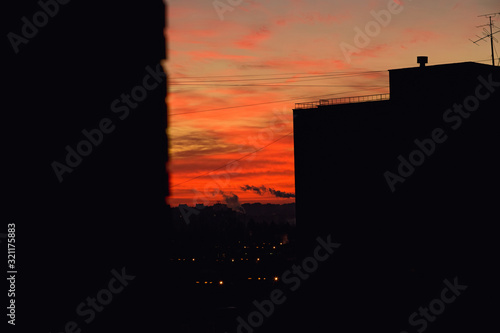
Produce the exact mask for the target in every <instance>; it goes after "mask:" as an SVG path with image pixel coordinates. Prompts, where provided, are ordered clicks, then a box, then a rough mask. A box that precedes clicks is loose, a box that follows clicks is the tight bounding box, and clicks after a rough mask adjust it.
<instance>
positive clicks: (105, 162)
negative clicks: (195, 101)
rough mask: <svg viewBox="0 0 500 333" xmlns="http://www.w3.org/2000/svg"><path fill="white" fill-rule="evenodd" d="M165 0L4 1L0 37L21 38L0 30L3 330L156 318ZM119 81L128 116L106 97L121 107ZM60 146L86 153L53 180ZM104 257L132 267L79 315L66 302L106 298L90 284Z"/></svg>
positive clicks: (106, 270) (96, 280)
mask: <svg viewBox="0 0 500 333" xmlns="http://www.w3.org/2000/svg"><path fill="white" fill-rule="evenodd" d="M165 7H166V6H165V4H164V3H163V1H161V0H155V1H147V2H143V1H129V2H126V3H124V2H123V1H114V0H111V1H107V2H106V3H88V2H87V3H85V2H78V1H59V0H58V1H39V2H33V1H18V2H15V3H10V4H9V5H8V9H7V10H6V11H8V12H9V17H8V18H6V20H5V28H6V29H8V30H6V31H4V32H5V33H4V36H6V35H7V34H8V33H9V32H13V33H15V34H17V35H19V36H21V37H23V36H24V37H23V38H25V40H24V42H23V43H21V44H19V45H18V49H19V50H18V52H15V51H16V50H15V49H13V47H11V44H10V43H9V40H8V39H7V38H5V46H6V47H7V49H6V51H5V52H4V53H3V55H4V58H3V59H4V60H3V62H4V65H5V70H3V77H4V79H5V82H6V83H7V87H6V89H8V90H7V92H8V93H7V94H6V96H5V99H4V103H5V104H4V106H5V111H6V113H5V117H6V118H5V119H4V120H5V123H4V124H5V128H4V131H3V132H4V134H5V133H6V134H7V137H8V140H4V143H5V144H6V145H5V146H6V149H5V150H4V154H5V155H4V157H5V160H6V161H12V163H10V162H9V163H8V165H6V167H7V170H6V171H5V175H6V176H7V177H6V181H7V184H6V187H5V193H7V195H8V198H7V199H6V200H7V202H6V205H5V207H6V209H5V220H8V221H9V223H16V230H17V238H18V239H17V243H16V247H17V259H18V276H17V286H18V290H17V293H16V304H18V317H17V322H16V327H15V328H14V329H17V330H19V331H23V332H24V331H26V332H28V331H33V330H34V329H36V330H38V331H44V332H69V331H72V332H80V331H81V332H88V333H90V332H112V331H117V332H124V331H136V332H139V331H153V330H156V329H158V327H165V319H166V317H165V313H168V311H166V310H165V309H166V308H167V306H166V305H164V306H161V305H155V301H156V300H157V299H166V297H167V296H166V295H168V294H172V293H169V292H168V290H169V289H168V288H172V287H170V286H169V283H168V278H165V273H164V272H165V270H167V268H166V267H165V266H164V265H163V260H164V257H165V253H166V247H165V242H164V238H165V234H166V231H165V230H166V227H165V226H166V224H167V223H168V221H167V220H168V214H167V213H166V204H165V196H166V195H167V194H168V178H167V172H166V163H167V157H168V150H167V149H168V145H167V137H166V133H165V132H166V128H167V117H166V115H167V110H166V103H165V98H166V92H167V80H166V78H165V77H164V75H163V74H162V72H163V71H162V69H161V66H159V64H160V62H161V61H163V60H165V59H166V57H167V52H166V51H167V50H166V40H165V36H164V30H165V27H166V25H167V24H166V20H165V17H166V15H165V14H166V12H165V10H166V8H165ZM28 21H29V22H30V23H26V22H28ZM33 22H34V23H33ZM33 24H36V26H37V27H36V33H35V25H33ZM31 25H33V26H31ZM30 26H31V28H30ZM148 66H149V67H150V69H151V70H153V71H154V72H155V73H156V74H155V75H156V76H155V75H153V74H151V73H150V72H149V71H148V69H147V67H148ZM158 66H159V67H158ZM148 74H149V75H150V78H149V79H146V80H144V78H145V76H146V75H148ZM146 85H147V86H148V87H149V88H151V89H149V88H148V90H147V92H146V93H147V97H146V96H143V95H144V91H145V90H143V88H144V87H146ZM153 86H154V88H153ZM140 87H143V88H140ZM141 93H143V94H142V95H141ZM122 94H125V95H129V96H132V98H134V99H130V102H131V103H134V104H131V105H130V106H129V114H128V116H127V117H125V116H124V113H125V111H124V110H125V109H124V108H123V107H124V106H126V104H123V103H120V105H115V106H117V107H120V108H121V110H120V112H114V110H113V106H112V105H113V102H114V101H115V100H116V99H120V100H121V99H122V97H121V96H122ZM133 96H135V97H133ZM125 98H126V97H125ZM129 98H130V97H129ZM139 100H140V101H139ZM135 103H136V104H135ZM120 117H121V118H120ZM104 119H109V120H110V121H111V125H112V126H114V130H113V131H112V132H111V133H107V134H105V135H104V137H103V138H102V140H101V141H100V140H99V135H97V134H95V136H94V141H95V142H98V144H97V145H96V144H94V145H93V148H92V153H90V154H87V153H85V151H86V150H85V149H87V150H88V149H89V148H88V146H87V147H85V144H82V145H80V146H78V144H79V142H82V140H87V141H89V139H87V138H86V136H85V135H84V134H83V133H82V131H84V130H87V131H89V132H90V131H92V130H94V129H96V128H99V126H100V124H101V122H102V121H103V120H104ZM7 124H8V125H7ZM104 125H105V126H104V127H105V128H109V126H110V123H109V122H106V121H105V122H104ZM94 133H96V132H94ZM99 141H100V142H99ZM66 146H69V147H71V148H72V149H74V150H75V151H76V150H78V148H77V147H80V151H83V152H84V153H85V154H87V156H84V157H83V159H82V161H81V163H79V164H78V166H76V167H74V168H73V170H72V172H67V173H64V175H63V181H62V182H60V181H59V180H58V177H57V176H56V174H55V172H54V170H53V168H52V163H53V162H54V161H58V162H60V163H61V164H66V162H65V160H66V156H67V154H68V152H67V150H66V148H65V147H66ZM74 161H76V160H74ZM75 164H76V162H75ZM6 226H7V222H6V223H5V227H6ZM4 230H5V231H6V229H2V230H0V232H2V231H4ZM1 245H4V244H3V243H2V244H1ZM2 248H3V246H2ZM5 253H6V252H5ZM2 267H4V268H5V266H2ZM113 269H114V270H116V271H117V272H120V273H121V272H122V269H124V272H126V274H127V275H130V276H135V279H134V280H132V281H130V283H129V284H128V286H127V287H126V288H125V289H124V290H123V291H122V292H121V293H120V294H119V295H114V296H113V299H112V301H111V302H110V303H109V304H106V305H105V306H104V307H103V309H101V310H100V311H97V310H95V318H93V319H91V320H89V321H88V322H86V321H85V320H87V319H89V318H88V315H85V316H81V315H79V314H78V313H77V312H76V309H77V307H78V306H79V304H80V303H82V302H84V303H85V302H87V301H86V300H87V298H88V297H91V298H92V297H93V298H96V296H99V297H101V299H104V302H105V303H107V301H108V300H107V299H106V293H105V292H104V293H102V292H101V293H100V294H99V292H100V291H101V290H105V289H106V288H108V283H109V282H110V281H111V279H112V278H113V275H112V273H111V272H112V270H113ZM4 272H5V270H4ZM172 289H173V288H172ZM163 304H166V303H163ZM5 313H6V312H4V314H3V316H5ZM5 322H6V320H5ZM72 322H74V323H75V324H72ZM68 323H69V324H68ZM3 325H4V323H2V326H3ZM5 325H6V326H7V324H6V323H5ZM75 325H76V326H75ZM10 329H12V327H10ZM165 329H167V328H166V327H165ZM0 330H2V329H0ZM3 331H4V330H2V332H3ZM6 331H10V330H9V329H8V330H6Z"/></svg>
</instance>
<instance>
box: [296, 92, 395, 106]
mask: <svg viewBox="0 0 500 333" xmlns="http://www.w3.org/2000/svg"><path fill="white" fill-rule="evenodd" d="M390 96H391V95H390V94H377V95H365V96H355V97H339V98H330V99H320V100H319V101H318V102H306V103H295V109H314V108H318V107H320V106H326V105H338V104H351V103H363V102H375V101H386V100H389V99H390Z"/></svg>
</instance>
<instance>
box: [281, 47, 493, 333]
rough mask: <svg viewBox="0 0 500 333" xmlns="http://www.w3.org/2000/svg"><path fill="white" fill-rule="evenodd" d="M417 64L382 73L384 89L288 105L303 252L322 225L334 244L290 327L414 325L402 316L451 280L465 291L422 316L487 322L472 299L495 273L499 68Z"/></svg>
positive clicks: (453, 322) (455, 324) (447, 326)
mask: <svg viewBox="0 0 500 333" xmlns="http://www.w3.org/2000/svg"><path fill="white" fill-rule="evenodd" d="M418 61H419V63H420V66H419V67H415V68H403V69H393V70H390V71H389V80H390V94H384V95H374V96H362V97H353V98H339V99H330V100H321V101H317V102H312V103H298V104H297V105H296V107H295V109H294V110H293V114H294V145H295V178H296V213H297V227H298V234H299V235H302V236H303V237H302V239H301V244H302V245H303V248H302V251H303V252H302V253H303V255H304V256H308V255H310V253H311V251H312V250H313V249H314V244H315V239H316V237H318V236H324V235H328V234H331V235H332V239H333V240H334V241H335V242H338V243H341V244H342V246H341V248H340V249H339V250H338V253H337V254H335V255H334V258H332V260H330V261H328V262H327V263H324V264H323V263H321V264H320V265H323V268H322V269H323V270H322V273H321V274H319V273H318V277H317V279H315V278H314V279H315V281H316V283H314V282H310V283H311V284H310V285H309V287H306V290H307V291H304V294H302V295H301V297H299V298H298V300H297V303H296V304H297V307H296V308H295V310H294V311H297V313H300V314H301V317H300V318H301V319H300V320H297V321H295V322H294V324H291V326H292V327H301V328H303V329H306V328H308V329H309V330H310V331H315V329H314V327H316V328H318V329H319V328H320V327H324V325H329V327H331V331H339V332H344V331H347V330H346V329H348V331H349V332H359V331H361V330H362V329H367V328H370V329H373V328H374V327H376V330H380V331H394V332H396V331H397V332H400V331H402V330H408V331H411V330H412V331H415V330H416V328H421V326H416V328H415V327H410V325H409V324H408V317H409V316H410V314H411V313H412V312H414V311H418V308H419V306H423V305H427V304H429V302H430V301H431V300H432V299H433V298H436V297H438V296H439V291H440V290H441V289H442V285H443V283H442V281H443V279H445V278H447V279H453V278H454V277H458V281H460V282H463V283H464V284H466V285H469V286H470V288H469V290H470V291H469V290H467V292H464V293H467V294H468V296H467V297H469V298H468V299H467V300H464V301H463V303H462V304H461V305H460V306H458V305H457V306H456V308H455V309H453V310H452V309H451V308H452V307H455V305H451V306H449V307H450V310H448V308H447V309H446V311H447V312H448V320H447V321H446V322H443V320H444V319H440V320H441V321H440V323H436V324H429V325H434V326H436V328H437V327H439V328H440V329H441V331H451V330H452V329H459V328H460V329H461V330H462V331H466V330H468V329H472V328H475V329H477V328H478V327H487V326H488V325H490V324H492V322H491V321H488V320H485V319H484V318H483V319H481V318H482V317H483V315H484V314H482V313H481V311H482V310H479V309H478V308H477V307H476V305H477V304H484V302H487V296H486V295H488V288H489V287H487V286H486V285H487V284H489V283H492V281H493V280H494V279H495V278H498V274H497V273H495V272H494V269H493V267H492V263H493V262H494V260H495V253H498V245H497V244H498V241H497V237H496V236H495V235H494V230H495V227H494V225H493V223H492V221H493V220H497V219H498V208H497V202H498V194H497V193H496V192H497V191H496V189H497V188H498V185H499V177H498V170H499V166H500V165H499V164H500V163H499V161H500V160H499V159H498V157H497V153H496V151H497V150H498V144H499V137H498V125H499V124H500V121H499V120H500V115H499V112H498V111H499V110H500V108H499V106H500V69H499V68H498V67H493V66H490V65H483V64H478V63H472V62H464V63H455V64H446V65H434V66H426V62H427V59H426V57H419V59H418ZM335 256H336V257H335ZM314 279H312V280H314ZM307 288H308V289H307ZM318 295H321V297H322V298H325V299H328V300H329V301H328V303H329V304H328V305H323V304H320V303H319V302H317V301H315V297H319V296H318ZM460 302H462V301H460ZM457 303H458V301H457ZM298 304H308V306H307V307H301V306H299V305H298ZM327 314H330V315H327ZM306 323H307V324H306ZM311 323H313V324H311ZM295 325H297V326H295ZM311 325H312V326H311ZM440 325H443V326H440Z"/></svg>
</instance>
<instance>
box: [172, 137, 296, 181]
mask: <svg viewBox="0 0 500 333" xmlns="http://www.w3.org/2000/svg"><path fill="white" fill-rule="evenodd" d="M291 134H293V131H291V132H289V133H288V134H285V135H283V136H282V137H280V138H278V139H276V140H274V141H273V142H271V143H268V144H267V145H265V146H263V147H261V148H259V149H256V150H254V151H252V152H250V153H248V154H246V155H244V156H242V157H240V158H238V159H236V160H234V161H231V162H229V163H226V164H224V165H221V166H220V167H217V168H215V169H213V170H210V171H208V172H205V173H202V174H201V175H198V176H196V177H193V178H190V179H188V180H185V181H183V182H180V183H177V184H174V185H171V186H170V187H171V188H173V187H176V186H179V185H182V184H186V183H189V182H191V181H193V180H195V179H198V178H201V177H204V176H206V175H209V174H211V173H212V172H215V171H218V170H220V169H222V168H225V167H227V166H228V165H231V164H233V163H236V162H239V161H241V160H243V159H245V158H247V157H249V156H251V155H253V154H255V153H258V152H259V151H261V150H264V149H265V148H267V147H269V146H271V145H273V144H275V143H276V142H278V141H280V140H282V139H284V138H286V137H287V136H289V135H291Z"/></svg>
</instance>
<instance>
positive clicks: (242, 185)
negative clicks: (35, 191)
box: [167, 0, 500, 206]
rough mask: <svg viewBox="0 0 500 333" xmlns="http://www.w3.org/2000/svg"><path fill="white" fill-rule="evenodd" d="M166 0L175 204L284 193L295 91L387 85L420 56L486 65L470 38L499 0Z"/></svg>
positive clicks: (306, 97)
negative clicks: (393, 74) (390, 75)
mask: <svg viewBox="0 0 500 333" xmlns="http://www.w3.org/2000/svg"><path fill="white" fill-rule="evenodd" d="M230 3H233V4H234V5H231V4H230ZM238 3H240V4H239V5H238ZM168 4H169V17H168V21H169V28H168V30H167V36H168V45H169V61H168V63H167V69H168V72H169V77H170V93H169V98H168V103H169V114H170V115H169V121H170V126H169V129H168V132H169V133H168V134H169V137H170V158H171V162H170V165H169V168H170V175H171V196H170V198H169V200H168V201H169V203H170V204H171V205H173V206H177V205H178V204H180V203H185V204H188V205H190V206H193V205H194V204H195V203H205V204H213V203H215V202H217V201H220V202H224V200H225V198H226V199H228V198H234V197H235V196H238V198H239V201H240V202H241V203H245V202H262V203H267V202H269V203H287V202H293V201H294V197H293V193H294V192H295V189H294V187H295V184H294V162H293V161H294V157H293V133H292V109H293V108H294V105H295V103H296V102H308V101H315V100H318V99H320V98H333V97H341V96H360V95H372V94H379V93H386V92H389V87H388V84H389V83H388V72H387V70H388V69H392V68H403V67H414V66H417V64H416V59H417V56H419V55H425V56H428V57H429V65H433V64H442V63H451V62H463V61H477V62H482V63H487V64H491V60H488V59H491V52H490V47H489V42H483V43H482V44H480V46H476V45H475V44H473V43H472V42H470V41H469V38H470V39H474V40H475V39H477V37H476V35H479V36H482V28H476V26H479V25H483V24H486V23H488V21H487V20H486V19H485V18H481V17H478V15H482V14H489V13H494V12H500V5H499V4H498V0H476V1H457V0H412V1H410V0H406V1H404V2H403V1H397V0H394V2H393V0H390V1H389V0H368V1H361V0H359V1H357V0H337V1H332V0H273V1H264V0H259V1H238V0H221V1H213V0H173V1H168ZM376 17H377V18H378V21H377V19H376ZM496 25H497V26H500V15H497V17H496ZM497 30H498V29H497ZM360 31H362V32H364V34H365V35H364V36H362V35H361V33H360ZM496 47H497V50H499V49H500V47H499V45H498V44H496ZM497 58H498V55H497ZM259 189H260V190H259Z"/></svg>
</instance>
